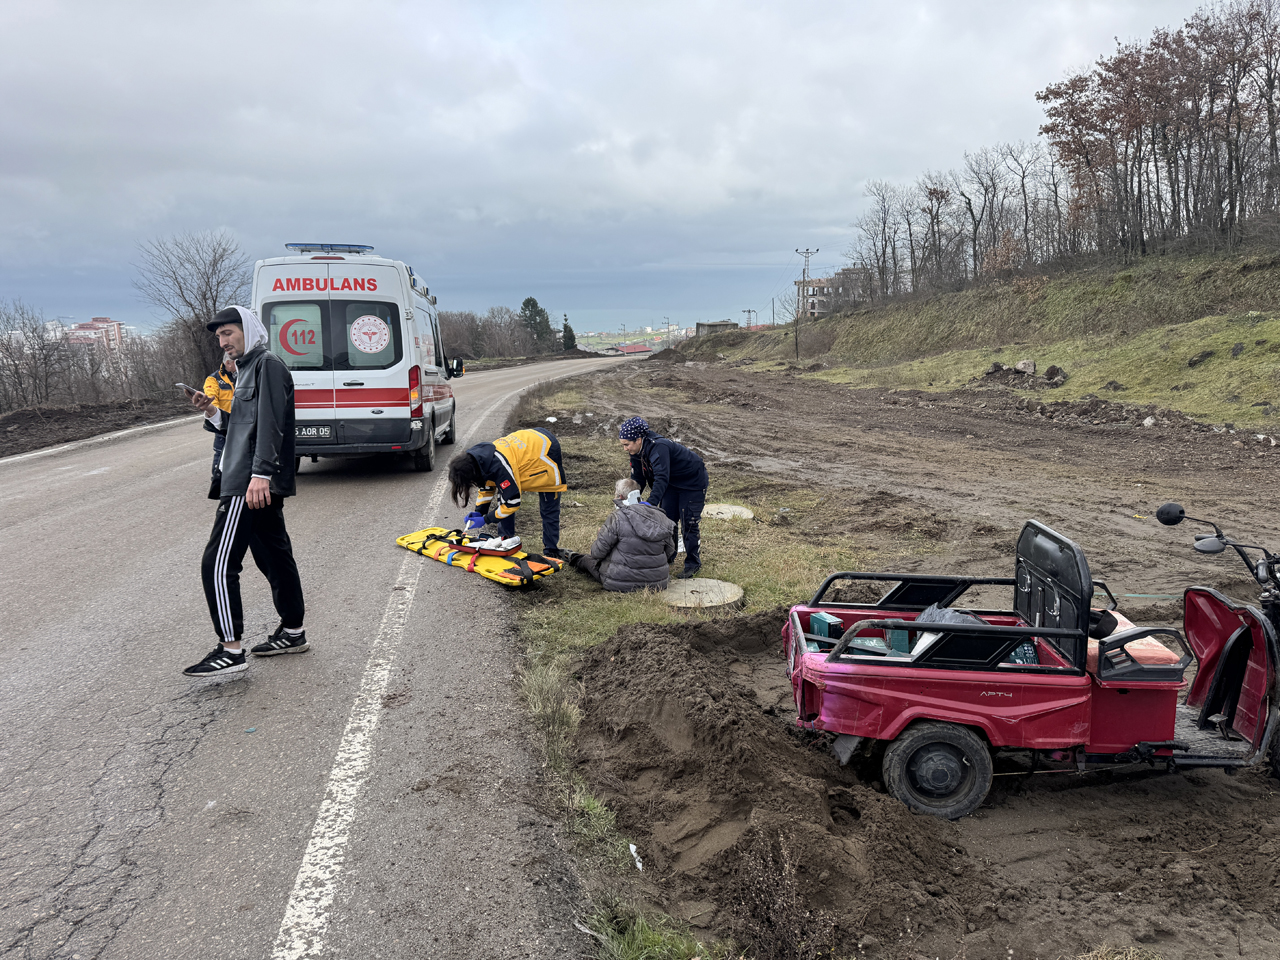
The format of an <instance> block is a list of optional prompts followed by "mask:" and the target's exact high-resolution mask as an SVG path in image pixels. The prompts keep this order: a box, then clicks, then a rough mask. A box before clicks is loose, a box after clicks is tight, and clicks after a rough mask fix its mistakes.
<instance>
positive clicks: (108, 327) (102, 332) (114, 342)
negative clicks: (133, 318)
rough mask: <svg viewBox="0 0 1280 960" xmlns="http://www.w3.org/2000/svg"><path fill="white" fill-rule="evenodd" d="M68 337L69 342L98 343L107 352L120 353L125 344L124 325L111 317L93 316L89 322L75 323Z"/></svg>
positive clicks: (69, 329)
mask: <svg viewBox="0 0 1280 960" xmlns="http://www.w3.org/2000/svg"><path fill="white" fill-rule="evenodd" d="M66 337H67V342H68V343H78V344H88V345H92V344H97V345H98V346H99V347H100V348H101V349H103V350H105V351H106V352H107V353H118V352H119V351H120V349H121V348H122V347H123V346H124V325H123V324H122V323H120V322H119V321H118V320H112V319H111V318H110V317H93V318H91V319H90V320H89V322H88V323H73V324H72V325H71V326H70V327H68V328H67V331H66Z"/></svg>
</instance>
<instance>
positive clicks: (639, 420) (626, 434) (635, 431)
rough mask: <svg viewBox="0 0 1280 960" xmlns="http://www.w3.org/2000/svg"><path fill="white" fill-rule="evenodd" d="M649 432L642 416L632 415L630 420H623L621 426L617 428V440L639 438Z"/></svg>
mask: <svg viewBox="0 0 1280 960" xmlns="http://www.w3.org/2000/svg"><path fill="white" fill-rule="evenodd" d="M648 432H649V424H647V423H646V422H645V421H644V418H643V417H632V418H631V419H630V420H623V421H622V426H620V427H619V428H618V439H619V440H639V439H640V438H641V437H643V436H644V435H645V434H646V433H648Z"/></svg>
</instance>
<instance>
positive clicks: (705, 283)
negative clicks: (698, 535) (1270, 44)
mask: <svg viewBox="0 0 1280 960" xmlns="http://www.w3.org/2000/svg"><path fill="white" fill-rule="evenodd" d="M1197 6H1200V4H1199V3H1195V2H1183V0H1105V2H1104V0H1099V2H1087V0H1057V2H1041V0H1020V2H962V0H929V2H925V0H920V2H911V0H886V2H835V0H814V2H807V0H801V2H796V0H792V2H781V0H778V2H774V3H768V4H766V3H750V2H736V3H735V2H727V0H723V2H721V0H706V2H697V0H693V2H690V0H681V2H678V3H668V2H661V0H656V2H655V0H649V2H646V3H630V4H625V5H624V4H623V3H620V2H611V0H604V2H601V0H594V2H580V3H579V2H562V3H555V2H542V3H539V2H525V3H502V2H492V3H488V2H476V0H472V2H468V3H431V2H418V3H390V2H377V0H359V2H355V0H341V2H329V0H307V2H305V3H301V2H299V3H289V2H270V0H267V2H264V0H258V2H252V3H243V4H240V3H225V2H218V0H209V2H206V3H203V4H200V5H195V4H182V3H173V2H163V3H159V2H157V3H102V2H92V3H63V2H58V0H3V2H0V77H2V78H3V83H4V90H5V91H6V92H5V95H4V97H3V98H0V300H9V299H15V298H18V299H22V300H23V301H25V302H27V303H28V304H30V305H32V306H35V307H38V308H40V309H43V310H44V312H45V313H46V315H48V316H49V317H54V316H59V315H61V316H72V317H75V318H76V319H77V320H83V319H87V318H88V317H89V316H91V315H107V316H112V317H115V318H117V319H122V320H125V321H126V322H129V323H137V324H140V325H150V324H151V323H152V322H154V320H155V319H157V318H155V317H154V315H153V314H152V313H151V311H150V310H149V308H147V307H146V306H145V305H144V304H142V303H141V302H140V301H139V299H138V298H137V296H136V294H135V292H134V290H133V287H132V284H131V281H132V280H133V278H134V276H135V273H134V268H133V266H132V264H133V263H134V262H136V261H137V259H138V256H137V251H136V244H137V243H138V242H139V241H142V240H150V239H154V238H157V237H161V236H165V235H170V234H173V233H175V232H181V231H202V230H211V229H226V230H228V231H230V232H231V233H232V234H233V235H234V236H235V237H236V238H237V240H238V241H239V242H240V244H241V245H242V247H243V248H244V250H245V251H246V253H248V254H249V255H250V256H251V257H252V258H254V259H257V258H260V257H270V256H279V255H281V254H282V253H283V252H284V251H283V248H282V245H283V244H284V243H286V242H288V241H294V240H319V241H335V242H355V243H371V244H374V245H375V246H376V247H377V251H378V253H380V254H382V255H384V256H388V257H393V258H396V259H403V260H406V261H407V262H409V263H410V264H412V265H413V266H414V268H415V269H416V271H417V272H418V274H419V275H421V276H423V277H424V278H426V280H427V282H428V284H429V285H430V287H431V289H432V292H434V293H436V294H437V295H438V297H439V301H440V307H441V308H442V309H474V310H480V311H483V310H484V309H487V308H488V307H489V306H492V305H495V304H505V305H508V306H512V307H518V306H519V303H520V301H521V300H522V299H523V298H524V297H526V296H535V297H537V298H538V300H539V301H540V302H541V303H542V304H543V305H544V306H545V307H547V308H548V309H549V310H550V311H551V313H552V315H553V316H554V317H556V318H557V319H558V318H559V317H560V315H561V314H564V313H568V314H569V317H570V321H571V322H573V323H574V325H575V327H576V328H577V329H579V330H583V329H597V328H599V329H604V328H606V327H607V328H610V329H616V327H617V325H618V323H621V322H625V323H627V325H628V326H635V325H639V324H644V323H652V322H657V323H661V321H662V318H663V317H664V316H665V317H670V318H671V319H672V320H677V321H680V322H683V323H691V322H693V321H694V320H697V319H724V318H733V319H736V320H741V319H743V317H742V314H741V312H740V311H741V310H743V309H744V308H754V309H756V310H758V311H760V315H761V319H767V318H768V313H769V309H770V298H771V297H773V296H779V295H782V294H785V293H786V292H787V291H788V290H789V289H791V283H792V281H793V280H794V279H795V278H796V277H797V276H798V275H799V265H800V261H799V258H797V257H796V256H795V255H794V254H793V253H792V251H793V250H794V249H795V248H796V247H800V248H804V247H810V248H813V247H817V248H819V249H820V253H819V254H818V256H817V257H816V258H815V260H814V263H813V266H812V269H813V270H814V272H815V273H820V272H823V271H829V270H830V269H831V268H832V267H836V266H840V265H842V262H843V261H842V258H841V254H842V253H843V252H844V251H845V250H846V249H847V248H848V246H849V243H850V240H851V238H852V230H851V228H850V224H851V222H852V221H853V219H854V217H856V216H857V214H858V212H859V211H860V210H861V208H862V204H863V202H864V201H863V196H862V193H863V186H864V184H865V183H866V181H868V180H873V179H886V180H895V181H902V182H908V181H911V180H914V179H915V177H916V176H918V175H919V174H920V173H921V172H922V171H924V170H926V169H948V168H950V167H953V166H957V165H959V164H960V163H961V162H962V157H963V154H964V152H965V151H966V150H973V149H977V148H980V147H982V146H984V145H988V144H993V143H996V142H999V141H1017V140H1020V139H1026V140H1030V139H1033V138H1034V137H1035V136H1036V134H1037V129H1038V127H1039V124H1040V122H1041V112H1040V109H1039V105H1038V104H1037V103H1036V102H1035V97H1034V94H1035V91H1036V90H1038V89H1040V88H1042V87H1044V86H1045V85H1046V84H1048V83H1052V82H1053V81H1055V80H1058V79H1060V78H1061V77H1062V76H1063V75H1064V74H1065V73H1066V72H1067V71H1069V70H1077V69H1081V68H1083V67H1085V66H1087V65H1088V64H1089V63H1090V62H1091V61H1092V60H1093V59H1095V58H1096V57H1097V56H1099V55H1101V54H1104V53H1107V52H1109V51H1110V50H1111V49H1112V47H1113V45H1114V38H1116V37H1119V38H1120V39H1121V40H1132V39H1145V38H1146V37H1147V36H1149V34H1150V32H1151V30H1152V28H1154V27H1157V26H1176V25H1177V24H1179V23H1180V22H1181V21H1182V20H1183V19H1184V18H1185V17H1186V16H1187V15H1188V14H1189V13H1191V12H1192V11H1193V10H1194V9H1195V8H1196V7H1197Z"/></svg>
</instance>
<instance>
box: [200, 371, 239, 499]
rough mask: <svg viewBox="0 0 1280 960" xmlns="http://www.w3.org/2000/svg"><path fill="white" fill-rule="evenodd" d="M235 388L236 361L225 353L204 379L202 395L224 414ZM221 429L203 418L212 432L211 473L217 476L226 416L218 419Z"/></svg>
mask: <svg viewBox="0 0 1280 960" xmlns="http://www.w3.org/2000/svg"><path fill="white" fill-rule="evenodd" d="M235 390H236V362H235V360H234V359H232V358H231V357H228V356H226V355H225V354H224V355H223V357H222V363H221V365H220V366H219V367H218V369H217V370H215V371H213V373H211V374H209V376H207V377H205V379H204V395H205V396H206V397H211V398H212V399H213V405H214V406H215V407H217V408H218V409H219V410H221V411H222V412H223V413H224V414H229V413H230V412H231V395H232V394H233V393H235ZM219 423H220V424H221V427H222V429H218V427H215V426H214V425H213V424H212V423H211V422H210V421H209V420H207V419H206V420H205V422H204V428H205V429H206V430H208V431H210V432H212V433H213V475H214V477H217V476H218V474H219V473H220V471H219V470H218V461H219V460H221V459H222V448H223V447H224V446H225V445H226V442H227V417H225V416H223V417H221V418H220V419H219Z"/></svg>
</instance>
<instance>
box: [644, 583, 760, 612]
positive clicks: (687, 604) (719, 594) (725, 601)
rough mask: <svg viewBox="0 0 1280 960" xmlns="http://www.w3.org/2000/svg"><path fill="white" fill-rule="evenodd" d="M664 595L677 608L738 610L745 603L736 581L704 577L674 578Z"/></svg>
mask: <svg viewBox="0 0 1280 960" xmlns="http://www.w3.org/2000/svg"><path fill="white" fill-rule="evenodd" d="M663 596H665V597H666V600H667V603H669V604H670V605H671V606H673V607H675V608H676V609H677V610H737V609H738V608H739V607H741V606H742V605H743V604H744V603H745V600H744V598H743V595H742V588H741V587H740V586H738V585H737V584H736V583H726V582H725V581H724V580H709V579H704V578H702V577H694V578H693V579H691V580H672V581H671V585H670V586H669V587H667V592H666V593H665V594H664V595H663Z"/></svg>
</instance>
